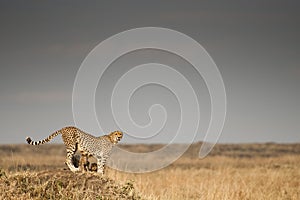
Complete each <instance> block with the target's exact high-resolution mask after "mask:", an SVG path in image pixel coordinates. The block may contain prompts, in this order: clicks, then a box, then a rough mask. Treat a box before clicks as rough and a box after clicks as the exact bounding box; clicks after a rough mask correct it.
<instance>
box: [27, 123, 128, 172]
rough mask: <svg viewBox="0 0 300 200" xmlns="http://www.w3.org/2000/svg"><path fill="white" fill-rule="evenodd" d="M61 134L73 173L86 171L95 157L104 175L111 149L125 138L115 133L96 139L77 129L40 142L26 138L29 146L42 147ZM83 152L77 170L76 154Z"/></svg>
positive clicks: (59, 132) (73, 128) (63, 131)
mask: <svg viewBox="0 0 300 200" xmlns="http://www.w3.org/2000/svg"><path fill="white" fill-rule="evenodd" d="M58 134H61V136H62V139H63V141H64V144H65V146H66V150H67V158H66V164H67V165H68V167H69V169H70V170H71V171H72V172H77V171H80V170H81V171H85V166H84V164H86V163H87V162H88V157H89V156H93V157H95V158H96V159H97V172H98V173H101V174H103V173H104V165H105V163H106V160H107V158H108V157H109V155H110V152H111V149H112V148H113V146H114V145H115V144H117V143H118V142H119V141H120V140H121V139H122V137H123V133H122V132H121V131H114V132H111V133H110V134H108V135H103V136H100V137H95V136H93V135H90V134H88V133H85V132H83V131H81V130H80V129H78V128H76V127H72V126H70V127H65V128H62V129H60V130H58V131H56V132H55V133H53V134H51V135H49V136H48V137H47V138H46V139H44V140H40V141H37V142H35V141H33V140H32V139H31V138H30V137H27V138H26V141H27V143H28V144H31V145H40V144H44V143H46V142H49V141H50V140H52V139H53V138H54V137H55V136H57V135H58ZM77 150H79V151H80V152H81V158H80V163H81V164H80V166H79V167H78V168H76V167H75V166H74V164H73V162H72V158H73V156H74V154H75V152H76V151H77Z"/></svg>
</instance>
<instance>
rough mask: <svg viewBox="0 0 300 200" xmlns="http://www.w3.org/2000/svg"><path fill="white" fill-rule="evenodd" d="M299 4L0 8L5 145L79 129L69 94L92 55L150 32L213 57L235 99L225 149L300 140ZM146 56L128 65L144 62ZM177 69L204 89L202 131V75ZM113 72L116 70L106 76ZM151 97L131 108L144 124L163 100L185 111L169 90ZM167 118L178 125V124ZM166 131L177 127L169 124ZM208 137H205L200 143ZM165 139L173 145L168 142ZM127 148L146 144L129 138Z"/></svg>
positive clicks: (20, 4)
mask: <svg viewBox="0 0 300 200" xmlns="http://www.w3.org/2000/svg"><path fill="white" fill-rule="evenodd" d="M299 6H300V3H299V1H297V0H294V1H283V0H282V1H276V0H268V1H261V0H255V1H143V2H142V1H120V2H115V1H106V2H104V1H103V2H101V1H43V2H38V1H1V3H0V91H1V93H0V124H1V132H0V143H22V142H23V141H24V138H25V137H26V136H27V135H30V136H32V137H33V138H34V139H42V138H44V137H46V136H47V135H48V134H50V133H52V132H53V131H55V130H57V129H59V128H61V127H63V126H66V125H72V124H74V122H73V118H72V88H73V83H74V80H75V76H76V73H77V70H78V69H79V67H80V64H81V62H82V61H83V59H84V58H85V56H86V55H87V54H88V53H89V52H90V51H91V50H92V49H93V48H94V47H95V46H96V45H97V44H98V43H100V42H101V41H103V40H104V39H106V38H108V37H110V36H112V35H114V34H117V33H119V32H121V31H125V30H127V29H131V28H137V27H145V26H157V27H165V28H171V29H174V30H177V31H180V32H182V33H185V34H187V35H189V36H190V37H192V38H193V39H195V40H197V41H198V42H199V43H200V44H201V45H202V46H203V47H204V48H205V49H206V50H207V51H208V52H209V54H210V55H211V57H212V58H213V59H214V61H215V63H216V64H217V66H218V67H219V70H220V72H221V74H222V76H223V80H224V84H225V87H226V92H227V101H228V102H227V103H228V107H227V118H226V122H225V126H224V130H223V133H222V136H221V138H220V142H266V141H274V142H300V133H299V130H300V106H299V102H300V89H299V86H300V57H299V53H300V38H299V35H300V14H299ZM146 53H147V52H141V53H138V52H137V55H135V56H134V55H133V56H131V55H128V56H127V58H128V59H131V60H134V59H136V60H139V59H142V58H143V59H145V60H147V59H149V56H148V57H147V55H146ZM148 53H150V55H151V56H150V57H151V58H150V59H149V60H151V59H152V56H153V57H155V56H156V59H157V60H160V59H161V58H160V57H159V56H158V55H157V54H159V53H157V52H148ZM130 56H131V57H130ZM164 59H166V60H168V61H165V62H167V63H170V64H174V65H176V63H177V64H178V63H182V62H183V61H182V60H181V61H180V60H178V58H176V57H174V56H172V55H170V54H168V56H165V57H164ZM174 60H176V62H174ZM137 62H138V61H137ZM121 65H123V66H125V65H126V59H125V58H124V59H123V61H122V58H121V59H120V60H118V61H116V63H115V66H121ZM178 65H180V64H178ZM183 65H184V64H182V66H183ZM178 68H180V67H179V66H178ZM179 70H182V72H183V73H187V76H189V77H190V78H192V79H193V80H192V82H193V83H194V85H196V86H195V87H198V90H199V91H203V97H202V98H203V102H202V104H201V105H200V106H201V108H202V110H203V113H204V118H203V121H201V125H202V124H206V123H207V119H208V118H209V114H207V113H209V109H207V108H206V107H208V106H209V103H208V100H207V97H208V94H207V92H205V86H204V83H203V81H202V82H201V77H198V78H197V77H194V78H193V77H192V76H193V75H192V74H193V72H192V71H191V69H189V68H188V67H184V68H183V67H182V68H181V69H179ZM113 72H114V70H113V66H112V69H111V71H108V72H107V73H113ZM196 79H197V80H198V81H199V82H197V80H196ZM103 81H104V82H105V80H103ZM197 83H199V84H197ZM98 87H99V92H100V91H101V92H103V91H109V87H110V85H109V84H101V82H100V83H99V86H98ZM101 88H103V89H101ZM144 89H145V90H146V91H149V92H148V93H149V94H151V95H154V96H155V97H156V98H155V101H153V102H150V101H146V100H145V98H144V97H143V95H141V94H139V93H138V92H137V93H136V94H135V98H136V102H135V104H131V106H132V112H133V114H132V115H133V118H135V119H136V120H137V121H140V123H145V122H146V121H147V115H146V114H145V113H146V111H147V109H148V107H147V106H149V105H151V104H152V103H157V102H161V103H162V104H166V108H167V109H168V107H169V112H171V113H172V112H174V113H178V109H177V108H173V106H176V101H175V100H174V98H173V97H172V95H166V97H165V98H162V97H161V96H162V95H163V94H165V93H168V92H167V91H165V90H164V89H162V88H159V89H158V88H155V86H153V87H148V88H147V87H146V88H144ZM142 94H144V93H142ZM101 95H102V93H101V94H99V93H97V96H96V99H99V101H97V102H99V103H98V104H97V105H96V108H97V113H99V119H101V120H102V121H103V122H105V124H106V125H105V129H106V131H109V130H111V129H114V128H115V127H114V125H113V123H112V121H111V119H108V118H105V116H106V113H107V111H108V110H107V107H105V106H104V105H103V104H101V102H102V100H101V98H107V97H103V96H102V97H101ZM146 99H149V98H146ZM168 102H169V104H168ZM134 105H135V106H136V107H135V108H134ZM206 105H207V106H206ZM105 109H106V110H105ZM104 110H105V112H104ZM107 115H108V116H109V115H110V114H109V113H108V114H107ZM172 116H173V114H172ZM170 120H171V124H176V123H177V122H178V118H176V117H171V118H170ZM172 120H173V121H172ZM203 126H204V127H202V128H203V129H205V125H203ZM174 127H175V128H176V126H174ZM166 128H167V130H168V131H172V129H173V128H172V125H168V127H166ZM201 131H202V129H201V130H199V132H201ZM92 134H94V135H96V134H99V133H92ZM202 137H203V135H202V136H201V134H199V137H198V138H197V139H201V138H202ZM162 139H163V140H165V141H162V142H168V137H162ZM56 141H57V142H60V141H61V140H60V139H56ZM149 141H150V142H158V141H157V140H155V139H153V140H149ZM125 142H147V141H145V140H143V141H135V140H133V139H131V138H127V139H126V140H125Z"/></svg>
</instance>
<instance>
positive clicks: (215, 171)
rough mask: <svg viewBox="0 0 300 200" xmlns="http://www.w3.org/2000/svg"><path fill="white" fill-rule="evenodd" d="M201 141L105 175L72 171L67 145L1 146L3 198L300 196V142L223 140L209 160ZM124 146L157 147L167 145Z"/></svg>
mask: <svg viewBox="0 0 300 200" xmlns="http://www.w3.org/2000/svg"><path fill="white" fill-rule="evenodd" d="M200 145H201V143H196V144H193V145H191V147H190V148H189V149H188V150H187V152H186V153H185V154H184V155H183V156H182V157H181V158H180V159H178V160H177V161H176V162H174V163H173V164H171V165H170V166H168V167H166V168H164V169H162V170H159V171H156V172H151V173H145V174H131V173H124V172H119V171H116V170H113V169H109V168H107V169H106V175H105V177H99V176H95V175H93V174H73V173H71V172H69V170H68V169H67V167H66V165H65V164H64V161H65V153H66V152H65V148H64V146H63V145H58V144H47V145H43V146H38V147H33V146H30V145H0V169H1V172H0V191H1V193H2V196H1V194H0V199H1V197H2V198H4V197H5V198H6V199H7V198H9V197H10V198H11V199H14V198H16V199H17V198H18V199H22V198H23V199H28V198H32V199H43V198H44V199H51V198H52V199H57V198H63V199H140V198H141V199H295V200H296V199H297V200H298V199H300V144H275V143H266V144H218V145H216V146H215V148H214V149H213V151H212V152H211V153H210V154H209V155H208V156H207V157H206V158H204V159H199V158H198V154H199V149H200ZM119 146H120V147H121V148H124V149H126V150H128V151H132V152H151V151H154V150H157V149H160V148H161V147H162V146H163V145H159V144H155V145H142V144H138V145H119ZM153 162H155V161H153ZM64 169H65V170H64ZM45 177H49V179H47V178H45ZM51 177H55V179H53V178H52V179H51ZM79 180H80V182H82V181H86V184H85V185H84V184H83V185H82V184H79V183H78V181H79ZM8 182H12V183H13V184H10V185H7V184H9V183H8ZM37 183H40V184H37ZM93 184H95V186H93ZM99 184H100V185H102V187H100V186H99ZM35 188H38V189H35ZM74 188H75V189H76V190H74ZM8 189H9V191H8ZM5 193H6V194H7V196H3V194H5ZM13 193H15V194H17V195H15V196H9V195H12V194H13Z"/></svg>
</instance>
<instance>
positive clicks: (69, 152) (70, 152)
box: [66, 149, 79, 172]
mask: <svg viewBox="0 0 300 200" xmlns="http://www.w3.org/2000/svg"><path fill="white" fill-rule="evenodd" d="M74 154H75V151H74V150H72V149H67V158H66V164H67V166H68V167H69V169H70V170H71V171H72V172H77V171H79V168H76V167H75V166H74V164H73V162H72V158H73V156H74Z"/></svg>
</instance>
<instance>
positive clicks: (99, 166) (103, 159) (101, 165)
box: [97, 156, 107, 175]
mask: <svg viewBox="0 0 300 200" xmlns="http://www.w3.org/2000/svg"><path fill="white" fill-rule="evenodd" d="M106 159H107V156H103V157H101V158H97V173H99V174H102V175H103V174H104V165H105V163H106Z"/></svg>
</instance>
